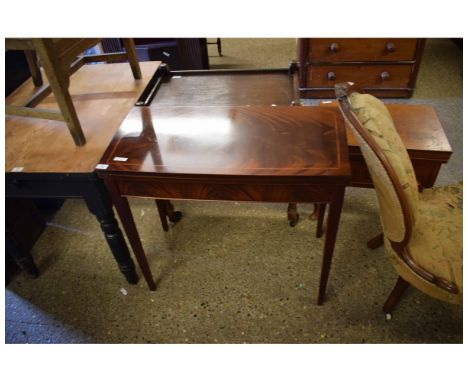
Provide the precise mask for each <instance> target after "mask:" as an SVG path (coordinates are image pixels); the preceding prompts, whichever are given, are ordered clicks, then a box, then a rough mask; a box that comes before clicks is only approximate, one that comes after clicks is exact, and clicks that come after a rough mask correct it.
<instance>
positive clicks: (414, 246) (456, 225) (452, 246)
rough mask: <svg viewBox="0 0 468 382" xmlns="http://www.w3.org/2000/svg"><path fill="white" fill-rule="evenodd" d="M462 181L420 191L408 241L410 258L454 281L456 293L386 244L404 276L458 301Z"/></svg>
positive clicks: (434, 294)
mask: <svg viewBox="0 0 468 382" xmlns="http://www.w3.org/2000/svg"><path fill="white" fill-rule="evenodd" d="M462 243H463V185H462V184H461V183H460V184H459V185H453V186H445V187H435V188H431V189H426V190H424V191H423V192H422V193H421V194H420V201H419V204H418V208H417V223H416V224H415V226H414V227H413V235H412V236H411V240H410V242H409V243H408V245H407V248H408V250H409V252H410V254H411V257H412V258H413V260H414V261H415V262H416V263H417V264H418V265H420V266H421V267H423V268H424V269H426V270H427V271H429V272H431V273H432V274H434V275H437V276H439V277H442V278H444V279H446V280H448V281H451V282H453V283H454V284H455V285H456V286H457V287H458V289H459V293H458V294H453V293H449V292H447V291H445V290H443V289H441V288H438V287H436V286H434V284H432V283H430V282H428V281H426V280H424V279H423V278H422V277H420V276H418V275H417V274H415V273H414V272H413V271H412V270H411V269H410V268H408V266H407V265H406V264H405V263H404V262H403V261H402V260H401V259H400V257H399V256H398V254H397V253H395V251H394V250H393V249H392V247H391V245H390V243H389V241H388V240H385V247H386V249H387V252H388V253H389V254H390V256H391V259H392V263H393V265H394V267H395V269H396V270H397V272H398V273H399V274H400V276H401V277H403V279H405V280H406V281H408V282H409V283H410V284H411V285H413V286H414V287H416V288H418V289H420V290H421V291H423V292H424V293H426V294H428V295H429V296H432V297H434V298H437V299H439V300H444V301H449V302H453V303H461V302H462V299H463V276H462V268H463V244H462Z"/></svg>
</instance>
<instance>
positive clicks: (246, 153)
mask: <svg viewBox="0 0 468 382" xmlns="http://www.w3.org/2000/svg"><path fill="white" fill-rule="evenodd" d="M101 164H103V165H108V167H107V169H106V170H105V171H104V170H103V171H102V172H105V173H109V172H114V173H138V174H143V173H147V174H152V175H154V176H175V177H186V176H192V175H203V174H207V175H219V176H241V177H242V176H249V177H256V176H262V177H264V176H270V177H276V176H279V177H291V178H297V177H317V178H320V177H323V178H324V179H325V178H327V179H331V178H334V179H338V178H342V179H344V178H348V177H349V171H350V170H349V163H348V157H347V145H346V140H345V134H344V126H343V123H342V121H341V119H340V118H338V116H337V114H336V113H334V112H333V111H332V110H327V109H326V108H319V107H292V106H276V107H274V106H158V105H157V104H156V105H152V106H151V107H134V108H133V109H132V111H131V112H130V113H129V114H128V115H127V117H126V119H125V120H124V122H123V123H122V125H121V127H120V129H119V130H118V132H117V134H116V135H115V137H114V139H113V141H112V143H111V144H110V146H109V148H108V150H107V151H106V153H105V155H104V156H103V158H102V159H101Z"/></svg>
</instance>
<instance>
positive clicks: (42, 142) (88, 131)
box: [5, 62, 160, 283]
mask: <svg viewBox="0 0 468 382" xmlns="http://www.w3.org/2000/svg"><path fill="white" fill-rule="evenodd" d="M159 64H160V63H159V62H145V63H141V71H142V79H141V80H135V79H134V78H133V75H132V71H131V68H130V67H129V65H128V64H125V63H121V64H102V65H85V66H84V67H83V68H82V69H81V70H80V71H78V72H77V73H76V74H75V75H74V76H73V77H72V78H71V80H70V94H71V98H72V100H73V104H74V105H75V108H76V111H77V113H78V114H79V116H80V121H81V125H82V128H83V131H84V133H85V135H86V137H87V143H86V145H84V146H80V147H77V146H75V143H74V141H73V139H72V137H71V136H70V134H69V131H68V129H67V126H66V124H65V123H64V122H63V121H55V120H47V119H38V118H30V117H27V116H12V115H7V116H6V117H5V191H6V197H7V198H81V199H84V201H85V203H86V205H87V207H88V209H89V211H90V212H91V213H92V214H94V215H95V216H96V218H97V220H98V221H99V224H100V227H101V229H102V231H103V235H104V238H105V240H106V241H107V243H108V245H109V248H110V251H111V253H112V255H113V257H114V258H115V260H116V263H117V265H118V267H119V270H120V271H121V272H122V274H123V275H124V276H125V278H126V279H127V281H128V282H130V283H136V282H137V281H138V275H137V273H136V270H135V265H134V262H133V260H132V258H131V256H130V252H129V250H128V247H127V245H126V243H125V239H124V237H123V235H122V232H121V230H120V228H119V225H118V222H117V220H116V219H115V216H114V212H113V208H112V201H111V199H110V197H109V194H108V192H107V190H106V188H105V186H104V184H103V182H102V180H101V179H100V178H98V177H97V175H96V173H95V171H94V168H95V166H96V164H97V163H98V161H99V159H100V158H101V156H102V154H103V153H104V151H105V149H106V147H107V145H108V143H109V141H110V140H111V139H112V136H113V135H114V133H115V131H116V130H117V129H118V127H119V126H120V123H121V122H122V120H123V119H124V117H125V115H126V114H127V113H128V111H129V110H130V109H131V107H132V106H133V104H134V103H135V101H136V100H137V99H138V97H139V96H140V94H141V92H142V91H143V90H144V89H145V87H146V85H147V83H148V81H149V80H150V79H151V78H152V76H153V74H154V72H155V71H156V69H157V68H158V66H159ZM37 91H38V90H37V89H36V88H35V86H34V84H33V81H31V80H28V81H26V82H25V83H24V84H23V85H21V86H20V87H19V88H18V89H17V90H15V91H14V92H13V93H12V94H11V95H10V96H9V97H8V98H7V99H6V104H7V105H8V104H19V103H21V102H22V101H24V100H25V99H29V98H30V97H34V94H36V93H37ZM39 91H40V90H39ZM38 106H39V107H40V108H47V109H53V110H56V109H57V108H58V105H57V101H56V99H55V97H54V96H53V95H49V96H48V97H46V98H44V99H43V100H42V101H41V103H40V104H39V105H38ZM7 223H8V222H7ZM7 226H8V224H7ZM6 236H7V241H6V244H7V250H8V252H9V253H10V254H11V255H12V256H13V257H14V258H15V260H16V262H17V263H18V265H20V266H21V268H22V269H23V270H24V271H26V272H28V273H29V274H31V275H33V276H37V275H38V274H39V269H38V267H37V266H36V265H35V264H34V261H33V258H32V256H31V254H30V253H27V252H25V251H24V250H22V249H21V246H19V245H18V243H17V240H15V238H14V237H13V235H10V234H9V233H8V231H7V235H6ZM104 238H103V239H104Z"/></svg>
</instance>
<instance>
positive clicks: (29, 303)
mask: <svg viewBox="0 0 468 382" xmlns="http://www.w3.org/2000/svg"><path fill="white" fill-rule="evenodd" d="M284 40H285V41H284V43H288V42H287V41H286V40H288V39H284ZM223 42H224V46H223V51H224V52H225V54H226V56H227V57H229V49H230V42H229V41H224V39H223ZM235 44H237V45H235ZM289 44H290V42H289ZM264 45H265V44H258V46H264ZM234 46H236V49H237V52H238V53H237V54H238V57H242V55H241V51H242V47H241V46H240V45H239V41H237V42H236V41H233V42H232V47H234ZM288 46H289V48H287V49H291V47H290V45H288ZM211 48H213V49H215V46H210V49H211ZM247 48H248V47H247ZM233 49H234V48H233ZM287 49H286V50H287ZM275 50H276V51H277V50H278V47H276V48H275ZM250 51H251V50H250ZM288 52H289V51H288ZM257 54H258V57H259V58H258V59H259V60H260V59H261V57H263V56H262V54H263V53H262V52H261V51H260V52H257ZM283 58H284V57H283ZM221 59H222V57H221V58H220V60H221ZM249 59H250V60H251V59H253V58H252V55H250V56H249ZM461 60H462V54H461V52H460V51H459V50H458V49H457V48H456V47H455V46H454V45H452V43H451V42H450V41H449V40H430V41H429V42H428V45H427V48H426V51H425V55H424V59H423V65H422V67H421V73H420V76H419V81H418V84H417V87H418V90H417V91H416V92H415V95H414V97H413V98H412V99H410V100H397V102H410V103H428V104H432V105H434V106H435V107H436V109H437V112H438V114H439V116H440V118H441V121H442V123H443V125H444V127H445V130H446V133H447V136H448V138H449V141H450V143H451V145H452V148H453V151H454V154H453V156H452V158H451V160H450V162H449V163H448V164H447V165H446V166H443V168H442V171H441V173H440V176H439V180H438V182H439V183H440V184H446V183H450V182H455V181H458V180H460V179H461V178H462V174H463V172H462V148H463V144H462V88H461V62H462V61H461ZM281 62H282V61H281ZM260 65H262V62H260ZM280 66H282V65H280ZM175 205H176V207H177V208H178V209H180V210H181V211H183V213H184V218H183V219H182V221H181V222H179V223H178V224H176V225H174V226H171V229H170V231H169V232H167V233H164V232H163V231H162V229H161V227H160V224H159V219H158V216H157V211H156V208H155V205H154V202H153V201H151V200H147V199H132V200H131V206H132V209H133V212H134V215H135V218H136V222H137V226H138V229H139V231H140V235H141V237H142V240H143V245H144V247H145V250H146V252H147V255H148V258H149V261H150V265H151V269H152V271H153V273H154V275H155V278H156V279H157V281H158V289H157V290H156V291H155V292H150V291H149V290H148V289H147V287H146V285H145V283H144V281H143V280H141V281H140V283H139V284H138V285H128V284H127V283H126V282H125V280H124V278H123V276H122V275H121V274H120V273H119V271H118V270H117V266H116V264H115V263H114V261H113V259H112V256H111V254H110V251H109V249H108V247H107V246H106V244H105V241H104V240H103V237H102V235H101V232H100V229H99V225H98V223H97V222H96V221H95V219H94V217H93V216H92V215H90V214H89V213H88V211H87V209H86V206H85V205H84V203H83V202H82V201H80V200H68V201H67V202H66V203H65V204H64V206H63V207H62V209H61V210H60V211H59V212H58V213H57V214H56V216H55V217H54V218H53V220H52V221H51V222H50V223H49V226H48V228H47V229H46V231H45V232H44V234H43V235H42V237H41V238H40V239H39V241H38V242H37V244H36V245H35V247H34V248H33V254H34V257H35V259H36V261H37V264H38V266H39V267H40V269H41V270H42V275H41V277H39V278H38V279H35V280H31V279H29V278H28V276H27V275H25V274H23V273H21V274H19V275H18V276H17V277H16V278H15V279H14V280H13V281H12V282H11V283H10V285H9V286H8V287H7V288H6V291H5V293H6V294H5V297H6V308H5V325H6V332H5V336H6V342H7V343H461V342H462V341H463V310H462V307H460V306H454V305H449V304H446V303H443V302H440V301H437V300H434V299H431V298H429V297H428V296H426V295H424V294H422V293H420V292H419V291H417V290H414V289H412V290H410V291H409V292H408V294H407V295H406V296H405V297H404V299H403V300H402V302H401V304H400V305H399V306H398V308H397V309H396V310H395V312H394V315H393V318H392V320H390V321H386V320H385V317H384V315H383V313H382V312H381V306H382V304H383V302H384V301H385V299H386V297H387V295H388V293H389V292H390V291H391V289H392V287H393V284H394V282H395V281H396V277H397V275H396V273H395V271H394V270H393V268H392V266H391V264H390V262H389V260H388V259H387V257H386V254H385V251H384V249H383V248H379V249H377V250H374V251H371V250H368V249H367V248H366V245H365V243H366V241H367V240H368V239H369V238H370V237H372V236H373V235H375V234H377V233H378V232H379V229H380V228H379V221H378V208H377V204H376V198H375V194H374V191H373V190H366V189H351V188H350V189H348V190H347V192H346V197H345V205H344V208H343V214H342V217H341V226H340V231H339V234H338V239H337V244H336V249H335V255H334V262H333V265H332V270H331V275H330V280H329V285H328V290H327V297H326V302H325V304H324V305H323V306H317V305H316V304H315V300H316V295H317V289H318V277H319V270H320V261H321V250H322V245H323V239H316V238H315V237H314V230H315V222H313V221H311V220H310V219H309V218H308V216H309V214H310V213H311V211H312V206H311V205H300V206H299V208H300V212H301V220H300V223H299V224H298V225H297V226H296V227H295V228H290V227H289V226H288V224H287V220H286V214H285V210H286V205H284V204H262V203H218V202H175Z"/></svg>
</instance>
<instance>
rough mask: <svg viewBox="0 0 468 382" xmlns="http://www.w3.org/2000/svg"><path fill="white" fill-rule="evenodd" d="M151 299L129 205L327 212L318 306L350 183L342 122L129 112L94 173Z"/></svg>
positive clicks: (310, 110) (295, 114) (211, 109)
mask: <svg viewBox="0 0 468 382" xmlns="http://www.w3.org/2000/svg"><path fill="white" fill-rule="evenodd" d="M96 169H97V173H98V175H99V176H100V177H101V178H102V179H103V180H104V182H105V184H106V186H107V188H108V190H109V193H110V195H111V198H112V200H113V202H114V205H115V207H116V210H117V212H118V214H119V216H120V219H121V221H122V224H123V226H124V229H125V231H126V233H127V237H128V239H129V242H130V244H131V246H132V248H133V251H134V253H135V255H136V258H137V261H138V263H139V265H140V267H141V269H142V272H143V275H144V277H145V279H146V281H147V283H148V286H149V288H150V289H151V290H154V289H155V288H156V284H155V282H154V279H153V275H152V273H151V270H150V267H149V264H148V262H147V259H146V256H145V253H144V250H143V247H142V244H141V241H140V238H139V235H138V231H137V227H136V226H135V222H134V219H133V217H132V212H131V210H130V208H129V204H128V200H127V197H146V198H148V197H149V198H155V199H188V200H218V201H219V200H224V201H258V202H282V203H288V202H309V203H310V202H323V203H329V204H330V213H329V215H328V216H329V217H328V224H327V230H326V238H325V243H324V253H323V264H322V274H321V279H320V288H319V294H318V303H319V304H321V303H322V302H323V298H324V294H325V288H326V284H327V279H328V274H329V270H330V264H331V260H332V254H333V249H334V246H335V240H336V235H337V231H338V224H339V218H340V213H341V207H342V203H343V196H344V191H345V186H346V184H347V183H348V181H349V178H350V167H349V161H348V150H347V144H346V136H345V130H344V125H343V123H342V121H341V120H340V119H339V118H337V115H336V113H334V112H332V111H330V110H327V109H325V108H319V107H307V108H305V107H304V108H302V107H292V106H271V105H270V106H252V105H244V106H223V105H214V106H187V105H185V106H166V105H160V104H151V105H149V106H141V107H139V106H136V107H134V108H133V110H132V111H131V112H130V113H129V114H128V115H127V117H126V119H125V120H124V122H123V123H122V125H121V127H120V129H119V130H118V132H117V134H116V135H115V136H114V139H113V141H112V143H111V144H110V145H109V147H108V149H107V150H106V153H105V154H104V156H103V158H102V159H101V163H100V164H99V165H98V166H97V167H96Z"/></svg>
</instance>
